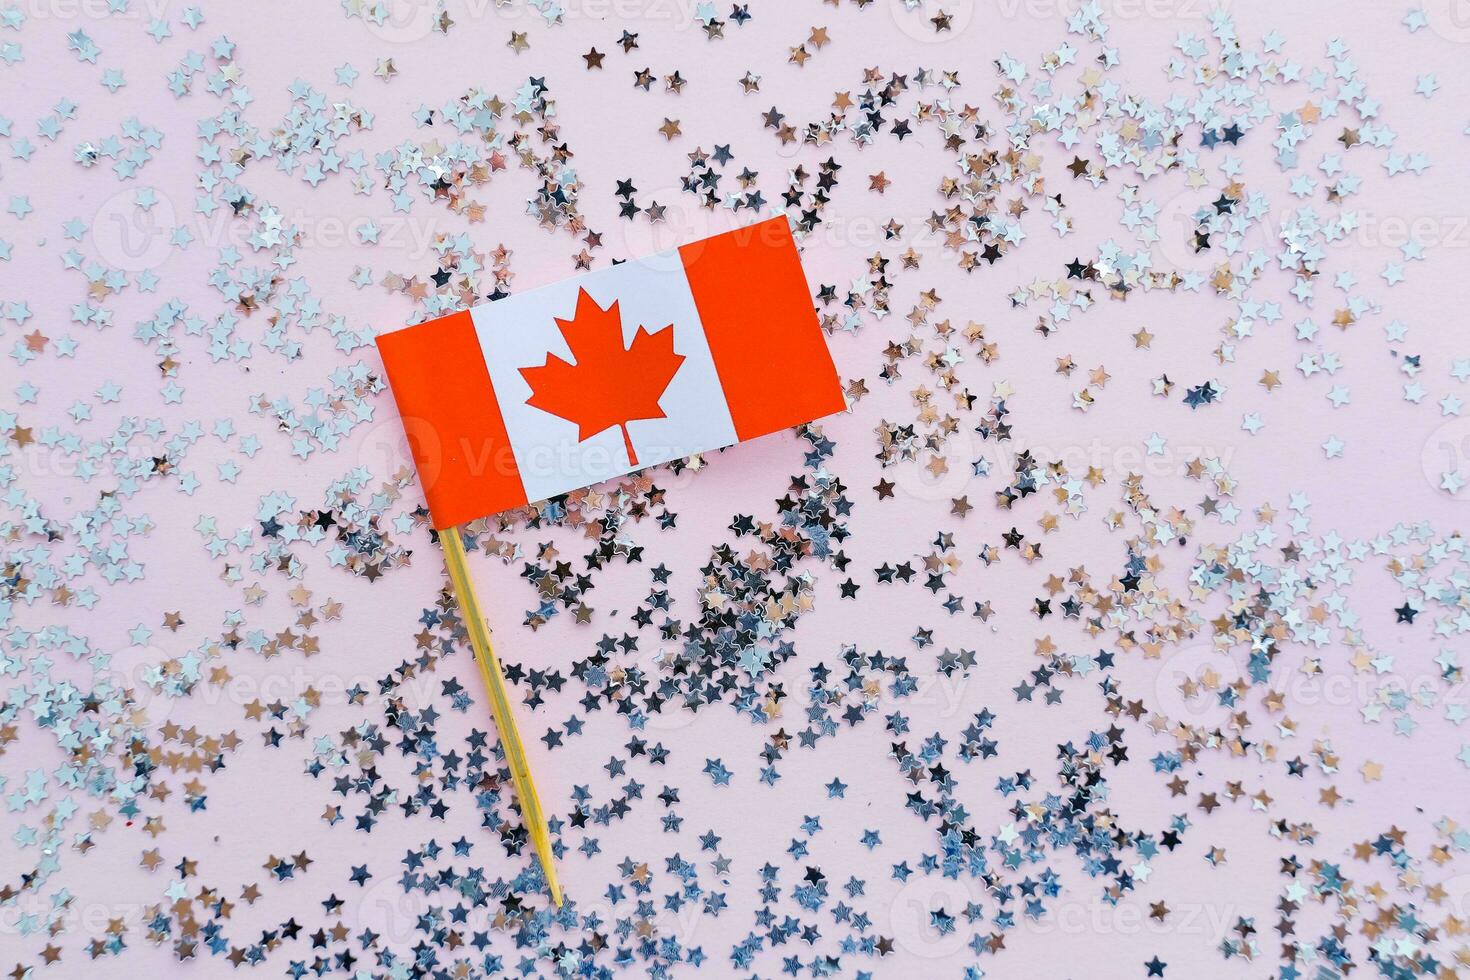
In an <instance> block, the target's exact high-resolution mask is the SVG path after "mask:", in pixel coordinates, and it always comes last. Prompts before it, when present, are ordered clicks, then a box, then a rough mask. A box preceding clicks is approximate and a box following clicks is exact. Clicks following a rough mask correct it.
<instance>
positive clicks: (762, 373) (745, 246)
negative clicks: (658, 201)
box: [679, 217, 847, 441]
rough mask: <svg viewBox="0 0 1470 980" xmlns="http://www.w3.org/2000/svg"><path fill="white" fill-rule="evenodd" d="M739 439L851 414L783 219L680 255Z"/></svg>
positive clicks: (716, 238)
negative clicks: (843, 413)
mask: <svg viewBox="0 0 1470 980" xmlns="http://www.w3.org/2000/svg"><path fill="white" fill-rule="evenodd" d="M679 258H680V261H681V262H682V263H683V265H684V274H685V276H686V277H687V278H688V280H689V291H690V292H691V293H692V294H693V296H694V305H695V307H696V308H697V309H698V310H699V319H700V322H701V323H702V324H703V326H704V333H705V336H706V337H707V338H708V340H709V349H710V354H711V356H712V357H713V358H714V362H715V371H716V372H717V373H718V374H719V376H720V386H721V387H722V388H724V390H725V401H726V403H727V404H728V405H729V406H730V418H731V421H733V422H734V423H735V434H736V436H737V437H738V438H739V439H740V440H741V441H744V440H746V439H754V438H755V437H756V436H763V435H765V434H766V433H768V432H775V431H777V430H778V429H787V428H790V427H791V426H792V425H794V424H796V422H795V421H793V420H799V421H805V420H807V419H816V418H821V417H822V416H824V415H831V414H833V413H834V412H841V411H843V410H845V409H846V408H847V405H846V403H845V402H844V400H843V397H842V383H841V382H840V381H839V380H838V377H837V368H836V367H834V366H833V364H832V355H831V354H830V353H828V351H827V344H826V341H825V340H823V338H822V330H821V325H820V324H819V323H818V322H817V314H816V310H815V309H814V308H813V307H812V299H811V293H810V291H809V290H808V288H807V283H806V275H805V274H804V273H803V272H802V271H801V259H800V257H799V256H798V255H797V252H796V243H795V241H793V240H792V237H791V225H790V223H789V222H788V221H787V220H786V218H784V217H780V218H772V219H770V220H769V221H762V222H760V223H759V224H754V225H751V226H749V227H748V228H741V229H739V230H737V231H731V232H726V233H725V234H723V235H716V236H714V237H713V238H706V239H704V240H703V241H698V242H693V243H691V244H689V245H684V246H682V247H681V248H680V249H679Z"/></svg>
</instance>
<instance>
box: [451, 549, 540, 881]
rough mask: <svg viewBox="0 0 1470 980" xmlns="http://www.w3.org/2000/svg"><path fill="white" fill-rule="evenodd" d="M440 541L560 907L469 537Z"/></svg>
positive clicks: (533, 839) (531, 830) (502, 740)
mask: <svg viewBox="0 0 1470 980" xmlns="http://www.w3.org/2000/svg"><path fill="white" fill-rule="evenodd" d="M439 543H440V544H441V545H442V546H443V548H444V559H445V563H446V564H447V565H448V566H449V580H450V582H451V583H452V584H453V586H454V598H455V600H456V601H457V602H458V603H459V615H460V618H461V619H463V620H464V625H465V631H466V632H468V633H469V637H470V646H471V647H473V648H474V651H475V663H477V664H479V666H480V676H481V677H482V678H484V680H485V687H486V689H487V690H489V692H490V710H491V713H492V714H493V715H494V716H495V728H496V730H497V731H498V732H499V733H500V744H501V746H502V747H503V748H504V749H505V758H506V761H507V762H509V763H510V776H511V781H512V782H513V783H514V784H515V791H516V799H517V800H518V801H519V802H520V805H521V817H522V818H523V820H524V821H525V824H526V830H527V831H528V832H529V833H530V835H531V842H532V843H533V844H535V846H536V857H537V859H539V860H540V862H541V871H542V873H543V874H545V876H546V887H547V889H548V890H549V891H550V892H551V898H552V901H554V902H556V904H557V907H558V908H559V907H560V906H561V885H560V884H559V883H558V882H557V880H556V863H555V860H554V857H553V855H552V851H551V830H550V828H548V827H547V826H546V817H545V815H544V814H542V812H541V800H540V798H538V797H537V796H536V783H535V782H534V781H533V780H532V779H531V767H530V765H529V764H528V763H527V761H526V750H525V749H524V748H523V747H522V745H521V735H520V732H518V731H517V730H516V720H515V716H514V715H513V714H512V713H511V705H510V696H509V695H508V694H507V693H506V689H505V675H504V674H503V673H502V672H501V670H500V661H499V660H498V659H496V657H495V648H494V647H492V646H491V645H490V631H489V629H488V628H486V626H485V617H484V616H482V615H480V604H479V602H478V601H477V600H476V599H475V586H474V583H473V582H472V581H471V580H470V569H469V564H468V563H467V562H466V561H465V551H464V537H463V532H462V531H461V530H460V526H459V525H457V524H456V525H454V526H453V527H447V528H445V529H444V530H442V531H440V532H439Z"/></svg>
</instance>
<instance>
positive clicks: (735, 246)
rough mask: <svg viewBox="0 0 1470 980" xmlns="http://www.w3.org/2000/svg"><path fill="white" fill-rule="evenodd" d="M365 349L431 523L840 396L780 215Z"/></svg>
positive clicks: (495, 508)
mask: <svg viewBox="0 0 1470 980" xmlns="http://www.w3.org/2000/svg"><path fill="white" fill-rule="evenodd" d="M378 348H379V350H380V351H381V352H382V355H383V364H384V366H385V368H386V369H387V373H388V383H389V384H390V386H391V387H392V389H393V396H394V399H395V400H396V401H397V403H398V409H399V413H400V414H401V415H402V416H403V424H404V428H405V430H406V431H407V433H408V436H409V443H410V447H411V450H412V452H413V456H414V461H415V463H416V464H417V466H418V471H419V479H420V482H421V483H422V484H423V487H424V492H425V495H426V496H427V498H428V502H429V511H430V514H431V516H432V518H433V524H434V527H435V528H439V529H442V528H446V527H450V526H452V525H455V524H459V523H462V522H464V521H468V520H473V519H475V518H477V517H483V516H485V515H487V514H493V513H497V512H499V511H503V510H508V509H510V508H513V507H519V506H521V505H523V504H525V503H527V502H528V501H533V500H544V499H546V498H548V497H553V496H555V495H557V494H561V493H567V492H569V491H571V490H575V489H578V488H579V487H585V486H589V485H591V484H594V483H599V482H601V481H603V480H607V479H610V478H612V477H615V476H620V475H622V474H624V473H628V472H631V471H633V470H635V469H639V468H641V467H644V466H652V465H654V464H656V463H664V462H668V461H669V460H672V459H679V458H681V457H684V456H689V455H692V454H694V453H700V452H707V451H709V450H713V449H718V448H720V447H722V446H728V445H731V444H733V443H736V442H742V441H744V440H746V439H754V438H756V437H757V436H762V435H765V434H767V433H769V432H775V431H778V430H780V429H785V428H789V427H791V426H793V425H799V424H800V423H803V422H809V421H811V420H812V419H815V418H819V417H821V416H823V415H829V414H831V413H833V412H840V411H842V410H843V409H844V408H845V407H846V405H845V402H844V399H843V395H842V387H841V383H840V382H839V381H838V378H837V371H836V369H835V368H834V367H833V365H832V357H831V355H830V354H829V353H828V351H827V345H826V341H825V340H824V338H823V336H822V331H821V327H820V325H819V324H818V322H817V317H816V313H815V311H814V309H813V306H812V299H811V293H810V291H809V289H808V287H807V283H806V277H805V276H804V275H803V274H802V270H801V261H800V259H799V258H798V256H797V251H796V244H795V242H793V241H792V238H791V229H790V225H789V224H788V222H787V220H786V219H785V218H784V217H780V218H772V219H771V220H769V221H763V222H760V223H758V224H754V225H750V226H748V227H746V228H741V229H738V230H736V231H731V232H726V233H725V234H722V235H716V236H714V237H712V238H706V239H703V240H701V241H697V242H692V243H690V244H688V245H683V246H680V247H679V248H677V249H671V250H669V251H666V252H660V253H657V254H655V255H652V256H649V257H647V258H645V259H640V260H637V261H632V262H626V263H623V264H621V265H616V266H612V267H611V268H607V269H601V270H598V271H595V272H590V273H587V274H586V275H583V276H579V277H576V278H573V279H568V280H566V281H564V282H560V283H556V284H554V285H551V286H545V287H542V288H540V289H535V290H531V291H528V292H525V293H518V294H516V295H513V296H509V297H507V298H505V299H501V300H498V301H495V302H493V303H484V304H481V305H478V306H475V307H473V308H472V309H469V310H466V311H463V312H459V313H454V314H451V315H449V316H445V317H440V318H439V319H436V320H431V321H428V322H426V323H421V324H418V325H416V326H412V327H408V328H406V329H403V330H396V331H393V332H391V333H387V334H384V335H382V336H380V337H379V338H378Z"/></svg>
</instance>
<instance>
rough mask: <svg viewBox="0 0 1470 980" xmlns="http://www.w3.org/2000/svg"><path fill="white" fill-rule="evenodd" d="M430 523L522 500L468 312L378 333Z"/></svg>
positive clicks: (444, 523) (440, 524) (456, 520)
mask: <svg viewBox="0 0 1470 980" xmlns="http://www.w3.org/2000/svg"><path fill="white" fill-rule="evenodd" d="M378 349H379V351H380V352H381V353H382V355H383V366H384V367H385V368H386V369H387V372H388V376H389V377H390V378H392V388H393V396H394V398H395V400H396V401H397V403H398V413H399V414H400V415H401V416H403V426H404V430H405V431H406V432H407V433H408V443H409V449H410V450H411V451H412V452H413V459H414V463H415V464H417V466H418V471H419V480H420V482H421V483H422V485H423V488H424V496H425V497H426V498H427V499H428V502H429V511H430V513H431V514H432V516H433V522H434V527H435V528H437V529H440V530H442V529H444V528H446V527H450V526H452V525H455V524H461V523H464V522H465V521H471V520H474V519H475V518H477V517H484V516H485V514H486V513H487V508H486V501H495V502H496V504H497V508H496V509H500V510H506V509H509V508H511V507H519V506H520V505H522V504H524V503H526V491H525V488H524V487H523V486H522V485H521V477H520V472H519V470H518V469H517V468H516V462H515V456H514V454H513V453H512V451H511V443H510V437H509V436H508V435H507V434H506V431H505V420H504V419H503V418H502V417H501V414H500V404H499V402H498V401H497V400H496V398H495V388H494V386H492V385H491V384H490V373H489V371H488V370H487V369H486V367H485V355H484V353H483V351H482V349H481V347H480V338H479V335H478V334H477V333H476V331H475V321H474V319H473V318H472V317H471V316H470V313H469V311H467V310H465V311H461V312H459V313H453V314H450V315H449V316H445V317H440V318H439V319H437V320H431V321H429V322H428V323H420V324H418V325H417V326H413V327H409V328H407V329H405V330H395V331H393V332H392V333H386V334H383V335H382V336H380V337H379V338H378Z"/></svg>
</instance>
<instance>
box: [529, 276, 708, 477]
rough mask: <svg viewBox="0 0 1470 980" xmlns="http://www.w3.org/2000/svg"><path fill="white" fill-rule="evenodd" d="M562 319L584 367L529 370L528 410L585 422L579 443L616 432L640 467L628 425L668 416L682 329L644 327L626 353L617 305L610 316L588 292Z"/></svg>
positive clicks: (560, 363)
mask: <svg viewBox="0 0 1470 980" xmlns="http://www.w3.org/2000/svg"><path fill="white" fill-rule="evenodd" d="M554 319H555V320H556V325H557V326H558V327H559V328H560V329H561V335H562V337H564V338H565V339H566V342H567V346H568V347H570V348H571V350H572V356H573V357H575V358H576V359H577V360H576V363H575V364H569V363H567V362H566V361H564V360H562V359H561V358H560V357H558V356H557V355H555V354H547V355H546V363H545V364H541V365H538V366H535V367H524V368H521V376H522V377H523V378H525V379H526V383H527V384H529V385H530V386H531V397H530V398H527V399H526V404H527V405H530V406H532V407H533V408H539V409H541V410H542V411H543V412H550V413H551V414H552V415H555V416H556V417H558V418H563V419H566V420H567V421H568V422H575V423H577V440H578V441H579V442H581V441H585V440H587V439H590V438H592V437H593V436H595V435H597V434H598V433H599V432H605V431H606V430H608V429H610V428H612V427H613V426H615V425H616V426H617V427H618V428H620V429H621V430H622V432H623V445H624V446H626V447H627V449H628V461H629V462H630V463H632V464H633V465H634V466H637V465H638V457H637V455H636V454H634V452H633V441H632V439H630V438H629V437H628V423H629V422H631V421H633V420H634V419H661V418H665V417H666V416H665V415H664V410H663V409H662V408H660V407H659V404H658V400H659V399H660V398H662V397H663V394H664V390H665V389H666V388H668V386H669V382H670V381H672V380H674V374H675V372H677V371H678V370H679V365H680V364H682V363H684V355H683V354H675V353H674V330H673V326H674V325H673V324H669V325H668V326H666V327H665V328H664V329H662V330H660V331H658V332H657V333H649V332H648V330H647V329H646V328H644V327H642V326H640V327H639V328H638V333H637V334H636V335H634V337H633V342H632V343H631V344H629V345H628V346H627V347H626V348H624V347H623V320H622V317H621V315H620V314H619V313H618V304H617V301H616V300H614V301H613V304H612V305H611V306H609V307H608V308H607V309H605V310H604V309H603V308H602V307H600V306H598V305H597V302H596V300H594V299H593V298H592V297H591V296H588V295H587V290H585V289H578V290H577V312H576V313H575V314H573V317H572V319H570V320H563V319H561V318H560V317H555V318H554Z"/></svg>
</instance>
